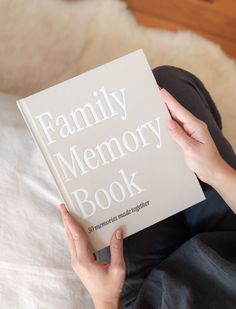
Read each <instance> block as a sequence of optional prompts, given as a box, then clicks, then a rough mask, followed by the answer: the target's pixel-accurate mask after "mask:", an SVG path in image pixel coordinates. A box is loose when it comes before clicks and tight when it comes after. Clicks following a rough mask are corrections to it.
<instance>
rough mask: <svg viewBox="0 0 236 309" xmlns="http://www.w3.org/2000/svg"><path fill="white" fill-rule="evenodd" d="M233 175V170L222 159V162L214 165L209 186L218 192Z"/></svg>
mask: <svg viewBox="0 0 236 309" xmlns="http://www.w3.org/2000/svg"><path fill="white" fill-rule="evenodd" d="M233 173H234V170H233V168H232V167H231V166H230V165H229V164H228V163H227V162H225V161H224V160H223V159H222V161H221V162H220V163H219V164H217V165H216V167H215V173H214V176H213V177H212V179H211V181H210V183H209V184H210V185H211V186H212V187H213V188H214V189H215V190H217V191H219V190H221V189H222V187H224V184H225V182H227V179H228V178H229V177H231V175H232V174H233Z"/></svg>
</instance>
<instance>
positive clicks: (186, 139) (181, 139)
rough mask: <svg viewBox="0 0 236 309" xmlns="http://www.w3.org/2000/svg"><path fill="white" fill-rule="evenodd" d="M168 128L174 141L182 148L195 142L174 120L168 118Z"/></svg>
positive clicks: (184, 148)
mask: <svg viewBox="0 0 236 309" xmlns="http://www.w3.org/2000/svg"><path fill="white" fill-rule="evenodd" d="M168 128H169V132H170V135H171V136H172V138H173V139H174V141H175V142H176V143H177V144H179V146H180V147H181V148H182V149H183V150H186V149H187V148H189V146H194V145H195V144H196V141H195V140H194V139H193V138H192V137H190V136H189V135H188V134H187V133H186V132H185V131H184V129H183V128H182V127H181V126H180V125H179V124H178V123H177V122H176V121H175V120H172V119H170V120H169V122H168Z"/></svg>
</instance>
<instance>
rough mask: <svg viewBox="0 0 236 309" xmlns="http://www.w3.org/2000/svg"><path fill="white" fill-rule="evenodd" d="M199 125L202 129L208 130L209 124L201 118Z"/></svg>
mask: <svg viewBox="0 0 236 309" xmlns="http://www.w3.org/2000/svg"><path fill="white" fill-rule="evenodd" d="M199 126H200V128H201V129H202V130H206V129H207V124H206V123H205V122H204V121H202V120H199Z"/></svg>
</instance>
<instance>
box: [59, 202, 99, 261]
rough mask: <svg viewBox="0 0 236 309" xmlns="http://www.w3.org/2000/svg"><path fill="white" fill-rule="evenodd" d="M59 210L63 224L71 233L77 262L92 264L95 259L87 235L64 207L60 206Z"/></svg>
mask: <svg viewBox="0 0 236 309" xmlns="http://www.w3.org/2000/svg"><path fill="white" fill-rule="evenodd" d="M61 209H62V213H63V218H64V221H65V224H66V226H67V228H68V229H69V231H70V233H71V236H72V239H73V242H74V246H75V249H76V256H77V258H78V260H79V261H80V262H81V263H84V264H87V263H91V262H93V261H94V260H95V258H94V255H93V252H92V249H91V247H90V245H89V242H88V239H87V235H86V234H85V233H84V231H83V230H82V228H81V227H80V226H79V224H78V223H77V222H76V221H75V219H74V218H73V217H72V216H71V215H70V213H69V212H68V211H67V209H66V207H65V205H62V206H61Z"/></svg>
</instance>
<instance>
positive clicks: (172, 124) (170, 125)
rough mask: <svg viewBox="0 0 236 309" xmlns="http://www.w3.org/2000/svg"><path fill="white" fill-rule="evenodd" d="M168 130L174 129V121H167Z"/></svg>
mask: <svg viewBox="0 0 236 309" xmlns="http://www.w3.org/2000/svg"><path fill="white" fill-rule="evenodd" d="M168 128H169V129H170V130H174V129H176V123H175V121H174V120H169V122H168Z"/></svg>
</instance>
